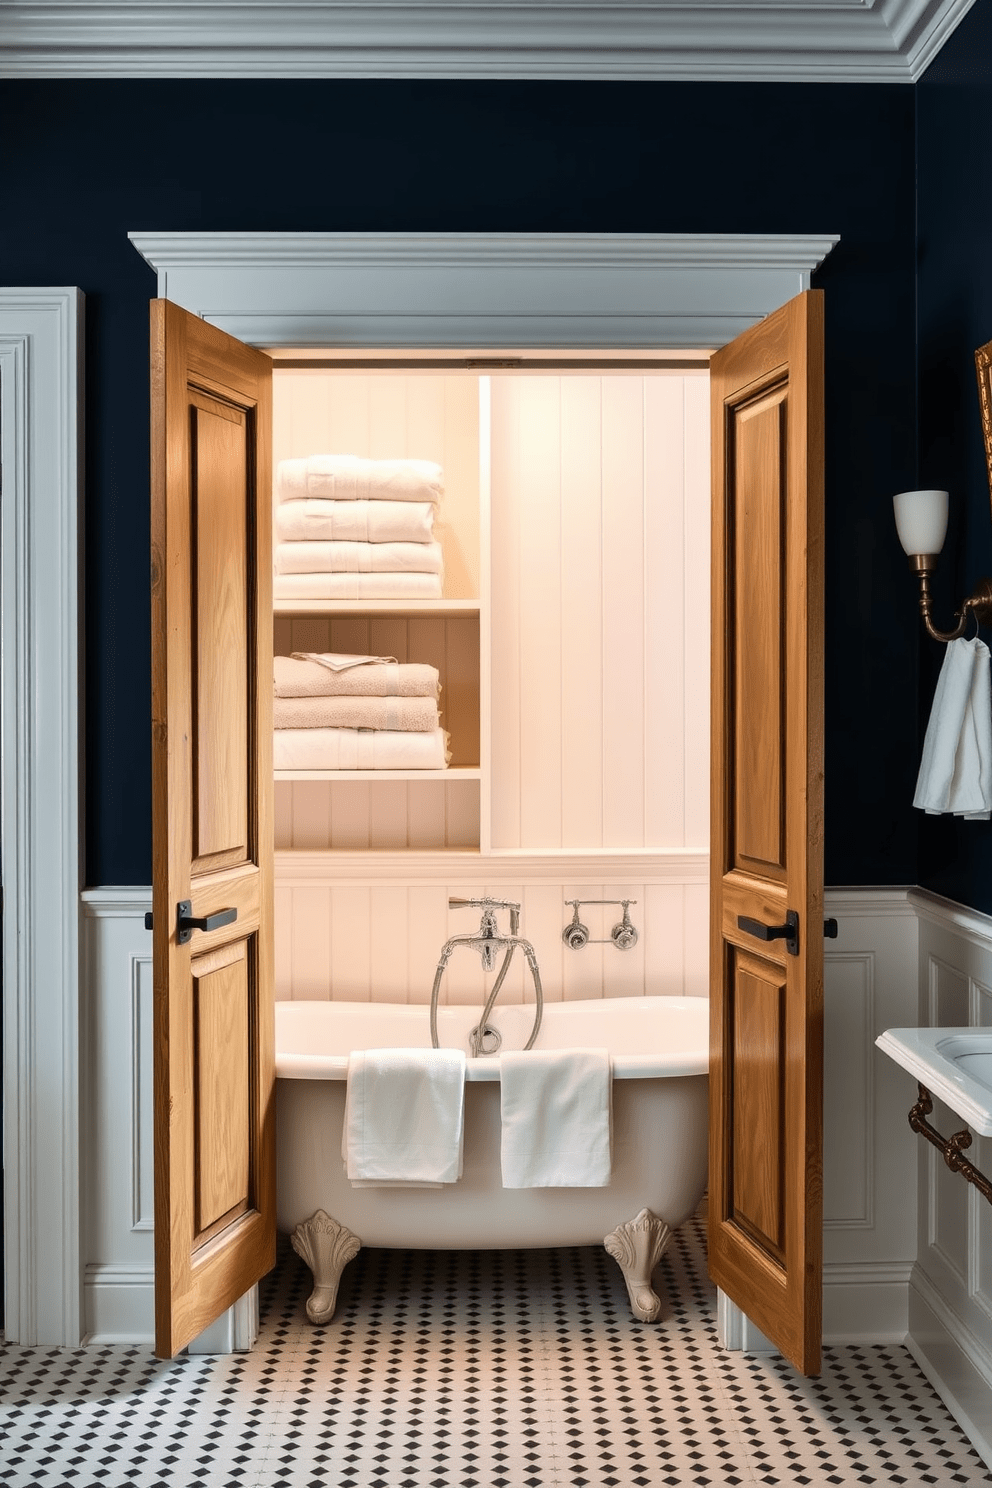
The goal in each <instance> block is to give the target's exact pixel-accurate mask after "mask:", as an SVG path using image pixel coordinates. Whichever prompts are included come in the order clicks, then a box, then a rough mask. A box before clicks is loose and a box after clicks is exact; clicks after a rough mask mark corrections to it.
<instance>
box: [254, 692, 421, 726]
mask: <svg viewBox="0 0 992 1488" xmlns="http://www.w3.org/2000/svg"><path fill="white" fill-rule="evenodd" d="M272 708H273V713H272V722H273V724H274V726H275V727H276V728H277V729H280V728H292V729H300V728H303V729H309V728H356V729H406V730H408V731H409V732H411V733H414V734H429V733H432V732H433V731H434V729H436V728H437V726H438V713H437V703H436V702H435V701H434V699H433V698H429V697H296V698H283V697H277V698H273V700H272Z"/></svg>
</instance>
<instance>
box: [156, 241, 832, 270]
mask: <svg viewBox="0 0 992 1488" xmlns="http://www.w3.org/2000/svg"><path fill="white" fill-rule="evenodd" d="M128 237H129V238H130V240H131V242H132V243H133V244H134V246H135V248H137V250H138V252H139V253H140V254H141V256H142V258H144V259H146V260H147V262H148V263H150V264H151V266H152V267H153V268H154V269H156V270H157V271H158V272H159V273H161V272H163V271H166V272H168V270H170V269H208V268H220V269H222V270H223V271H224V272H225V273H227V272H229V271H230V270H231V269H275V268H317V269H321V268H327V269H330V268H334V269H361V268H367V267H374V268H379V267H387V266H400V267H403V268H426V269H434V268H446V269H447V268H456V269H457V268H474V267H479V268H510V269H525V268H535V269H542V268H543V269H550V270H552V271H554V272H555V273H558V272H560V271H561V270H562V269H617V268H623V269H655V270H658V269H681V268H694V269H731V268H751V269H755V270H760V269H780V268H788V269H797V270H800V271H805V272H806V273H807V274H808V273H811V272H812V270H813V269H815V268H816V267H817V266H818V265H819V264H820V263H821V262H822V261H823V259H824V258H825V257H826V255H827V254H828V253H829V252H830V249H831V248H832V247H833V245H834V244H835V243H836V242H837V241H838V238H837V235H836V233H819V234H809V233H779V234H770V233H567V234H566V233H403V232H397V233H330V232H312V233H292V232H284V233H253V232H157V233H156V232H133V233H129V234H128Z"/></svg>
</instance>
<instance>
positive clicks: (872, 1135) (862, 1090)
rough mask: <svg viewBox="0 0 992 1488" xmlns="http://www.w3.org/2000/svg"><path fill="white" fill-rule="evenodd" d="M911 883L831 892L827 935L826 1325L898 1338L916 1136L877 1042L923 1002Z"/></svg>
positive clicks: (911, 1229)
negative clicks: (831, 923)
mask: <svg viewBox="0 0 992 1488" xmlns="http://www.w3.org/2000/svg"><path fill="white" fill-rule="evenodd" d="M909 898H910V896H909V891H908V890H907V889H828V890H827V894H826V913H827V914H828V915H832V916H834V917H835V918H836V920H837V924H838V936H837V939H836V940H828V941H826V942H825V954H824V1072H823V1073H824V1079H823V1086H824V1095H823V1128H824V1133H823V1212H824V1223H823V1256H824V1266H823V1286H824V1290H823V1332H824V1338H825V1339H826V1340H827V1341H829V1342H835V1343H839V1342H843V1341H845V1340H854V1339H865V1338H870V1339H874V1340H875V1341H879V1342H880V1341H882V1340H889V1341H891V1340H901V1339H903V1338H904V1337H905V1335H906V1329H907V1327H908V1311H907V1309H908V1291H909V1277H910V1273H911V1271H912V1267H913V1262H914V1260H915V1258H916V1224H915V1214H916V1179H915V1172H916V1168H915V1159H914V1156H913V1144H914V1142H915V1140H916V1139H915V1138H914V1136H913V1133H912V1132H911V1131H910V1130H909V1127H908V1125H907V1124H906V1120H905V1112H904V1111H903V1110H902V1108H901V1106H900V1103H899V1100H898V1094H897V1086H898V1078H897V1076H898V1073H899V1072H898V1070H897V1069H896V1068H895V1066H893V1065H892V1061H891V1060H889V1059H886V1058H885V1056H884V1055H883V1054H881V1053H880V1051H879V1050H878V1049H876V1048H875V1039H876V1037H877V1036H878V1034H879V1033H881V1032H882V1031H883V1029H886V1028H892V1027H896V1026H898V1025H899V1023H900V1021H902V1022H903V1023H910V1022H912V1021H913V1019H914V1016H915V1004H916V936H917V927H916V916H915V914H914V912H913V907H912V905H911V903H910V902H909Z"/></svg>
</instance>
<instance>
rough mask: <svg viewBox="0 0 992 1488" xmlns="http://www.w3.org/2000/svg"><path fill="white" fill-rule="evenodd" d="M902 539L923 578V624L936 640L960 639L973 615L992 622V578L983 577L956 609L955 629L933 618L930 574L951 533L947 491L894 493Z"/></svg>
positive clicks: (912, 564) (979, 621)
mask: <svg viewBox="0 0 992 1488" xmlns="http://www.w3.org/2000/svg"><path fill="white" fill-rule="evenodd" d="M892 505H893V507H894V509H895V515H896V530H897V532H898V533H899V541H900V542H901V543H902V545H903V548H904V550H905V552H906V553H907V554H908V556H909V566H910V568H911V569H912V570H913V572H914V573H915V574H917V575H918V577H919V580H920V614H921V615H922V616H923V624H924V625H925V626H926V628H927V630H928V631H929V632H930V634H931V635H932V636H933V638H934V640H935V641H956V640H957V638H958V636H962V635H964V632H965V629H966V627H967V624H968V617H969V615H973V616H974V617H975V621H976V623H977V624H979V625H992V579H982V580H980V582H979V585H978V588H977V589H976V590H975V592H974V594H972V595H970V596H969V598H968V599H966V600H965V602H964V604H963V605H962V606H961V608H960V609H959V610H957V611H955V615H956V618H957V622H958V623H957V625H956V626H955V628H954V629H953V630H947V631H944V630H937V629H936V628H935V627H934V624H933V621H932V620H931V618H930V616H931V610H930V575H931V574H932V573H933V571H934V569H935V568H936V567H937V558H938V556H939V554H940V550H941V548H942V547H943V546H944V536H945V534H946V532H947V492H946V491H903V492H901V494H900V495H898V496H893V498H892Z"/></svg>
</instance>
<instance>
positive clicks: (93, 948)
mask: <svg viewBox="0 0 992 1488" xmlns="http://www.w3.org/2000/svg"><path fill="white" fill-rule="evenodd" d="M82 898H83V913H84V916H85V920H84V925H85V932H86V934H85V943H84V948H83V951H84V959H83V966H84V975H85V995H84V1006H85V1008H86V1019H85V1031H84V1042H83V1049H84V1065H85V1071H86V1079H85V1084H84V1090H85V1106H84V1110H83V1131H84V1134H85V1140H84V1141H83V1142H82V1144H81V1149H82V1152H83V1153H84V1154H85V1169H84V1172H83V1182H82V1205H83V1216H82V1221H83V1236H84V1261H85V1264H84V1267H83V1320H84V1329H85V1334H86V1338H87V1340H88V1341H89V1342H97V1341H99V1342H101V1343H110V1342H117V1341H122V1340H132V1339H141V1340H142V1341H146V1340H148V1339H151V1338H152V1337H153V1336H154V1331H155V1329H154V1320H155V1282H154V1255H153V1249H152V1226H153V1213H154V1176H153V1175H154V1143H153V1140H152V1084H151V1081H152V936H151V931H150V930H146V929H145V927H144V916H145V913H146V911H147V910H150V909H151V907H152V891H151V889H150V888H147V889H146V888H140V887H139V888H113V887H108V888H99V889H87V890H85V891H84V893H83V896H82Z"/></svg>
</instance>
